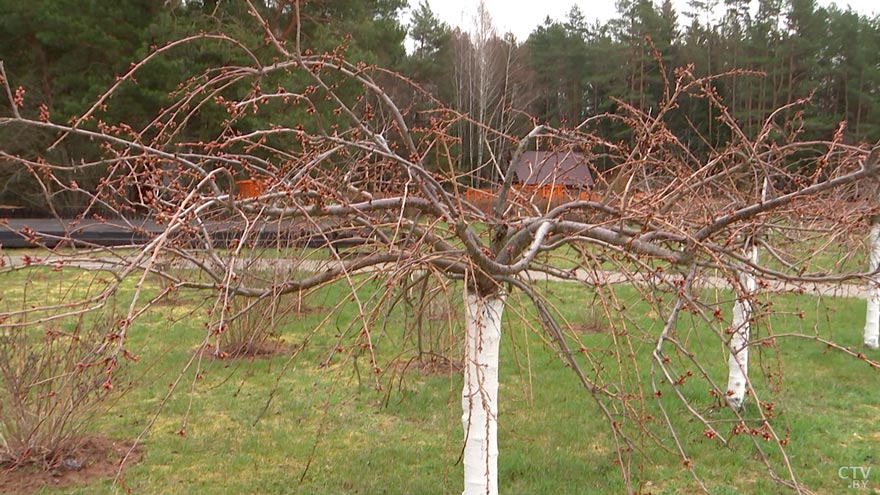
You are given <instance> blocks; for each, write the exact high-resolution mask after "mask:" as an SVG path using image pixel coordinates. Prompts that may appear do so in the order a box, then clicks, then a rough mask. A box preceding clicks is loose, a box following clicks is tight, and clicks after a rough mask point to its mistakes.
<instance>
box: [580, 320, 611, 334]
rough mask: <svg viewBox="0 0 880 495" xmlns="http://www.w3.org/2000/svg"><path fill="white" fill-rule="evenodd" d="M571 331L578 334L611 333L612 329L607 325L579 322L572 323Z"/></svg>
mask: <svg viewBox="0 0 880 495" xmlns="http://www.w3.org/2000/svg"><path fill="white" fill-rule="evenodd" d="M571 329H572V330H574V331H575V332H576V333H611V329H610V328H609V327H608V325H607V324H605V323H599V322H595V321H579V322H576V323H572V324H571Z"/></svg>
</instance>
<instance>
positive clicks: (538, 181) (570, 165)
mask: <svg viewBox="0 0 880 495" xmlns="http://www.w3.org/2000/svg"><path fill="white" fill-rule="evenodd" d="M516 178H517V179H518V180H519V182H520V184H526V185H530V186H541V185H546V184H559V185H566V186H592V185H593V176H592V174H591V173H590V164H589V163H588V161H587V158H586V157H585V156H584V155H581V154H580V153H575V152H574V151H526V152H525V153H523V154H522V156H521V157H520V159H519V161H518V162H517V163H516Z"/></svg>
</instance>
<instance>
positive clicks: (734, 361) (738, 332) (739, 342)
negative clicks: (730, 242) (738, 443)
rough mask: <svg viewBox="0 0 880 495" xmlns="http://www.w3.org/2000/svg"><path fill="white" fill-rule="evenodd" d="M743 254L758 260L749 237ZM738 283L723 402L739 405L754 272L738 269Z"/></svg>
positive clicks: (743, 393)
mask: <svg viewBox="0 0 880 495" xmlns="http://www.w3.org/2000/svg"><path fill="white" fill-rule="evenodd" d="M746 246H747V247H746V249H745V254H746V255H747V256H748V257H749V260H750V261H751V262H752V263H753V264H757V263H758V248H757V247H756V246H754V244H753V243H752V241H751V239H750V240H748V241H746ZM740 284H741V285H742V289H743V290H744V292H742V293H740V295H739V296H737V298H736V303H735V304H734V305H733V327H732V328H733V336H731V338H730V344H729V347H730V357H729V358H728V360H727V369H728V374H727V403H728V404H730V405H731V406H732V407H734V408H736V409H739V408H741V407H742V406H743V403H745V400H746V388H747V385H748V381H749V380H748V376H749V335H750V333H751V330H752V323H751V321H750V320H751V318H752V302H751V300H750V298H751V296H752V293H753V292H754V291H755V289H756V288H757V286H758V285H757V282H756V281H755V276H754V275H752V274H751V273H749V272H746V271H744V272H742V274H741V275H740Z"/></svg>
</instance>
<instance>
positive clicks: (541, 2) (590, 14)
mask: <svg viewBox="0 0 880 495" xmlns="http://www.w3.org/2000/svg"><path fill="white" fill-rule="evenodd" d="M485 2H486V7H488V9H489V13H490V14H491V15H492V20H493V22H494V24H495V27H496V28H497V29H498V32H499V34H502V33H505V32H508V31H511V32H513V34H515V35H516V37H517V39H518V40H520V41H524V40H525V39H526V38H527V37H528V36H529V33H531V32H532V31H533V30H534V29H535V27H537V26H538V25H540V24H543V22H544V18H545V17H547V16H550V17H551V18H552V19H555V20H563V19H565V16H566V14H567V13H568V11H569V10H570V9H571V6H572V5H575V4H577V5H578V6H579V7H580V9H581V11H582V12H583V13H584V15H585V16H586V17H587V20H588V21H589V22H590V23H591V24H592V23H593V21H594V20H597V19H598V20H600V21H602V22H605V21H607V20H608V19H610V18H612V17H614V15H615V8H614V4H615V1H614V0H485ZM428 3H429V4H430V5H431V10H433V11H434V13H435V14H436V15H437V17H439V18H440V20H442V21H444V22H446V23H448V24H450V25H453V26H461V27H462V28H464V29H468V30H469V29H470V28H471V26H472V25H473V18H474V16H475V15H476V12H477V5H478V3H479V1H478V0H428ZM655 3H657V2H655ZM673 3H674V4H675V6H676V12H678V14H679V20H681V19H683V17H684V15H683V12H684V11H685V10H687V1H686V0H674V1H673ZM752 3H753V4H754V5H755V8H757V4H758V2H757V0H753V1H752ZM832 3H837V5H838V6H840V7H841V8H846V6H847V5H849V6H851V7H852V8H853V9H854V10H856V11H858V12H860V13H862V14H865V15H869V16H874V15H877V13H878V12H880V8H878V4H880V2H878V0H841V1H837V2H832V1H831V0H818V4H819V5H830V4H832ZM410 4H411V5H412V6H413V7H416V6H418V4H419V0H410ZM719 5H720V7H719V9H720V10H721V9H723V5H724V2H719ZM406 19H408V17H406Z"/></svg>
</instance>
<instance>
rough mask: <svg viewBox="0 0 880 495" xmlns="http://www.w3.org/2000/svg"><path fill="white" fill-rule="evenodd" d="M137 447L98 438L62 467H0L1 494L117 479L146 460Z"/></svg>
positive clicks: (87, 442) (89, 440)
mask: <svg viewBox="0 0 880 495" xmlns="http://www.w3.org/2000/svg"><path fill="white" fill-rule="evenodd" d="M133 445H134V442H131V441H128V440H115V439H111V438H106V437H98V436H95V437H89V438H87V439H86V440H85V441H84V442H83V444H82V446H80V448H78V449H77V450H76V451H74V452H71V453H70V454H68V455H67V456H65V457H64V459H63V460H62V462H61V464H60V465H59V466H55V467H44V466H37V465H22V466H5V467H4V466H0V493H3V494H7V495H29V494H31V493H34V492H36V491H38V490H40V489H41V488H43V487H44V486H51V487H59V488H64V487H68V486H74V485H87V484H89V483H94V482H95V481H98V480H102V479H108V478H116V477H117V476H118V475H120V470H122V469H123V468H124V467H125V466H130V465H132V464H135V463H137V462H140V460H141V459H142V458H143V456H144V453H143V448H142V447H141V446H140V445H139V446H137V447H135V448H134V449H133V450H132V446H133ZM126 456H128V458H126ZM123 459H124V460H125V466H123V465H122V462H123ZM119 478H120V480H121V479H122V477H121V476H120V477H119Z"/></svg>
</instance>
